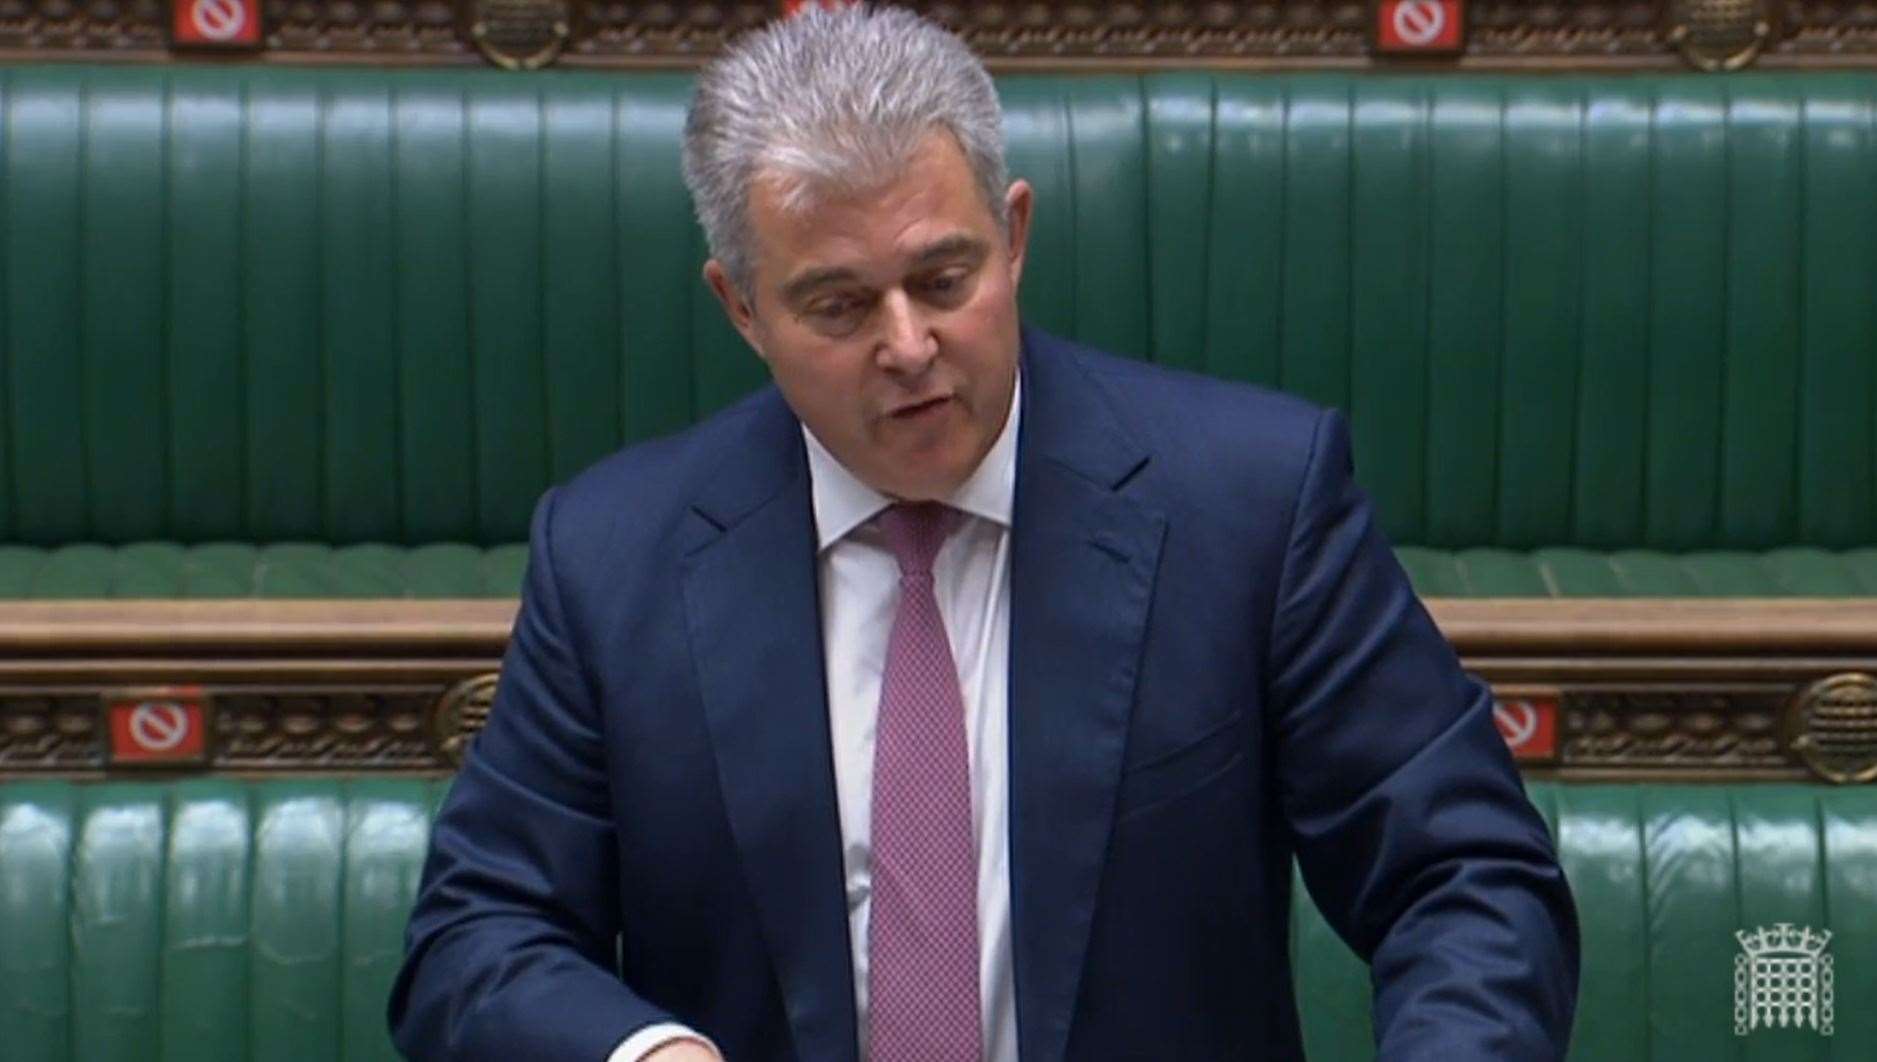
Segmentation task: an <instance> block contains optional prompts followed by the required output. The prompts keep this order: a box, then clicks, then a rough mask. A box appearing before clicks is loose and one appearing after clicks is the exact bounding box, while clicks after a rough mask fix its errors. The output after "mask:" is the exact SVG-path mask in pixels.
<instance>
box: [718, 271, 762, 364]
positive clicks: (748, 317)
mask: <svg viewBox="0 0 1877 1062" xmlns="http://www.w3.org/2000/svg"><path fill="white" fill-rule="evenodd" d="M704 283H706V284H708V285H710V293H711V294H712V295H715V296H717V305H719V306H722V307H723V314H724V316H725V317H728V318H729V319H730V324H731V325H732V326H734V327H735V328H736V330H737V331H738V332H739V333H741V334H742V336H743V341H744V342H745V343H748V344H749V345H750V349H751V350H753V351H755V352H756V354H757V356H758V357H760V356H761V355H762V352H763V348H762V344H760V343H758V342H756V311H755V309H754V308H753V307H751V306H750V304H749V302H748V301H746V300H745V299H744V298H743V294H742V292H739V291H737V289H736V285H735V284H732V283H730V274H729V272H728V271H726V270H725V269H724V267H723V263H722V262H719V261H717V260H716V259H715V258H713V259H711V260H710V261H708V262H705V263H704Z"/></svg>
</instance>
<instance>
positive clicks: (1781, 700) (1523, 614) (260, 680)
mask: <svg viewBox="0 0 1877 1062" xmlns="http://www.w3.org/2000/svg"><path fill="white" fill-rule="evenodd" d="M1428 607H1429V611H1430V612H1431V614H1432V615H1433V616H1434V618H1435V620H1436V621H1437V622H1438V623H1439V624H1440V626H1441V629H1442V630H1443V631H1444V632H1445V633H1446V634H1447V636H1448V637H1449V639H1450V640H1452V641H1453V643H1454V644H1455V646H1456V647H1457V648H1458V650H1459V652H1460V654H1461V658H1462V661H1463V662H1464V663H1465V664H1466V666H1467V667H1468V668H1469V669H1470V670H1473V671H1474V672H1476V673H1477V674H1479V675H1480V676H1481V677H1482V678H1484V679H1485V680H1486V681H1487V682H1488V683H1490V684H1491V685H1492V687H1493V689H1494V691H1495V695H1496V697H1498V698H1499V700H1500V701H1501V711H1502V712H1507V713H1508V714H1509V715H1510V716H1511V717H1514V723H1513V725H1514V726H1515V727H1516V725H1517V722H1518V718H1517V717H1518V716H1519V713H1520V712H1524V713H1525V715H1524V717H1523V718H1524V719H1525V720H1526V721H1528V722H1529V721H1532V720H1535V719H1536V718H1537V717H1538V716H1539V715H1543V716H1546V717H1548V718H1549V719H1550V723H1549V724H1548V726H1549V727H1551V729H1550V730H1549V731H1548V732H1547V733H1548V734H1549V736H1550V739H1551V742H1550V744H1549V745H1548V746H1547V747H1546V748H1545V749H1544V750H1543V751H1542V752H1541V753H1539V754H1537V755H1535V756H1532V757H1531V758H1528V759H1526V760H1524V761H1523V766H1524V767H1525V769H1526V770H1527V772H1528V773H1529V774H1530V775H1532V776H1533V777H1549V778H1560V779H1569V780H1585V781H1591V780H1606V779H1622V780H1632V781H1634V780H1657V781H1660V780H1680V781H1695V780H1713V779H1745V778H1751V779H1788V780H1792V779H1803V778H1808V777H1813V776H1814V772H1816V773H1818V774H1821V775H1826V776H1830V775H1831V774H1832V773H1835V774H1836V775H1837V776H1838V780H1842V781H1866V780H1870V779H1873V778H1877V679H1870V678H1868V677H1866V676H1870V675H1877V602H1869V601H1861V600H1804V599H1769V600H1665V599H1656V600H1636V599H1616V600H1562V601H1561V600H1538V599H1496V600H1495V599H1487V600H1456V599H1447V600H1434V601H1430V602H1429V603H1428ZM515 608H516V603H515V602H514V601H513V600H508V599H491V600H451V601H249V600H240V601H176V602H171V601H125V602H113V601H72V602H15V603H3V604H0V778H4V777H7V776H19V775H32V776H35V777H43V776H47V775H71V776H86V777H97V776H109V775H120V774H130V773H133V772H134V773H146V772H148V771H150V770H152V769H156V770H164V769H168V770H171V771H172V772H173V771H175V770H196V771H201V770H208V771H214V772H218V773H221V772H232V773H240V774H250V773H280V772H290V773H331V772H335V771H338V772H382V771H390V772H398V773H409V772H413V771H415V772H420V773H422V772H430V773H436V772H444V771H448V770H449V769H450V768H451V766H452V764H453V762H454V757H455V756H456V755H457V754H458V753H460V750H461V747H462V745H463V743H464V741H465V740H466V738H467V737H468V736H469V735H470V734H473V732H474V731H475V730H476V729H477V728H479V726H480V725H481V722H482V719H483V717H484V716H485V715H486V711H487V707H488V697H489V693H490V691H491V688H492V681H493V676H494V675H495V673H496V672H497V670H498V668H499V666H500V660H501V654H502V650H503V648H504V646H505V644H506V640H507V637H508V631H509V628H510V626H511V624H512V622H513V618H514V614H515ZM141 691H154V692H149V693H147V694H146V693H145V692H141ZM146 696H147V697H148V698H149V699H152V700H155V701H162V702H164V703H175V704H179V705H190V706H196V707H198V708H199V709H200V711H201V715H202V719H203V725H204V727H205V728H206V733H207V748H206V750H205V752H204V753H203V754H202V756H201V757H200V758H199V759H198V760H196V761H193V762H191V763H188V764H183V765H180V766H176V767H171V768H164V767H162V766H161V765H160V764H159V765H157V766H156V767H151V766H150V765H147V764H146V765H140V766H131V765H128V764H127V763H125V762H121V761H113V760H112V758H111V752H110V744H111V741H112V740H114V739H113V738H112V737H111V723H110V718H109V716H110V710H112V709H111V707H110V706H111V705H113V704H117V705H123V704H127V703H130V702H131V701H134V700H135V699H136V698H138V697H146ZM127 699H128V700H127ZM1504 728H1505V724H1504V722H1503V721H1502V730H1503V729H1504ZM1821 750H1823V751H1825V752H1829V755H1823V754H1821ZM1527 751H1528V752H1529V751H1530V749H1528V750H1527Z"/></svg>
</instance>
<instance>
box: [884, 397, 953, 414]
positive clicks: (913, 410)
mask: <svg viewBox="0 0 1877 1062" xmlns="http://www.w3.org/2000/svg"><path fill="white" fill-rule="evenodd" d="M949 401H951V396H949V395H940V396H939V397H937V398H928V399H926V400H925V401H923V402H913V403H910V404H908V405H904V406H901V407H899V408H898V409H896V410H894V411H893V413H892V416H893V417H894V419H896V420H911V419H912V418H914V417H917V416H919V415H921V414H924V413H930V412H932V411H934V410H936V409H938V408H940V407H941V406H943V405H944V404H945V403H946V402H949Z"/></svg>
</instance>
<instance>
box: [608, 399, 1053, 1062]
mask: <svg viewBox="0 0 1877 1062" xmlns="http://www.w3.org/2000/svg"><path fill="white" fill-rule="evenodd" d="M1022 397H1023V396H1022V384H1021V382H1019V383H1018V384H1017V387H1016V390H1015V392H1014V393H1013V394H1012V396H1011V400H1010V413H1009V415H1008V416H1007V417H1006V418H1005V420H1004V427H1003V430H1002V432H1001V433H999V435H998V436H997V441H996V442H995V443H993V444H992V445H991V449H990V452H989V453H987V454H986V455H985V456H984V460H983V462H982V463H980V464H979V465H978V468H977V470H976V471H975V472H973V473H972V474H971V476H970V478H969V479H967V480H965V482H964V483H963V485H961V486H960V487H959V488H958V489H957V490H956V491H955V492H953V494H952V495H951V497H950V498H948V499H946V503H947V504H949V505H950V506H951V507H952V508H954V509H958V510H959V511H961V512H963V513H965V514H966V519H964V520H962V521H960V524H959V527H958V529H957V530H956V531H954V532H953V533H952V536H951V538H949V539H947V540H946V542H945V545H944V546H943V547H942V548H941V549H940V550H939V553H938V556H937V557H936V558H935V559H934V560H933V563H932V577H933V589H934V591H935V593H936V595H937V597H938V607H939V616H940V618H941V619H943V620H944V623H945V633H946V636H947V637H948V638H949V639H950V641H951V647H952V658H953V660H954V661H955V662H956V664H957V665H958V681H959V691H960V693H961V694H962V695H963V699H964V705H965V741H966V743H967V749H968V750H969V755H970V762H971V820H972V823H971V825H972V829H973V831H974V835H975V836H976V838H977V844H978V990H979V992H980V994H981V996H982V1007H983V1010H982V1013H983V1019H984V1062H1017V1000H1016V984H1015V982H1014V980H1013V977H1012V967H1011V959H1010V844H1009V836H1010V829H1009V825H1010V800H1009V796H1010V772H1009V769H1008V759H1007V757H1006V749H1007V748H1008V747H1009V741H1008V735H1007V731H1006V723H1007V719H1006V708H1007V705H1008V703H1009V694H1010V667H1009V663H1010V519H1011V510H1012V508H1013V505H1014V501H1015V496H1016V483H1017V421H1018V414H1019V408H1020V406H1021V403H1022ZM802 436H803V438H804V440H805V441H806V443H807V447H808V472H809V479H810V482H811V485H812V491H813V500H814V510H815V528H816V532H817V535H818V549H819V552H818V555H817V556H818V565H817V567H818V571H819V577H820V585H821V637H822V652H823V656H824V661H823V662H824V666H825V669H826V670H825V674H826V676H827V683H828V733H829V737H830V740H831V741H832V744H833V753H834V783H835V791H836V799H837V801H838V804H839V808H840V815H841V865H842V869H843V871H844V872H845V875H846V884H847V926H848V939H849V940H850V942H851V943H852V945H853V953H854V1003H855V1013H856V1014H857V1015H858V1016H859V1019H860V1023H859V1025H860V1027H859V1034H860V1057H861V1058H863V1059H864V1058H866V1057H867V1028H868V1025H867V919H868V915H869V913H870V911H871V900H872V891H873V880H872V846H871V843H870V836H871V834H870V828H871V825H872V811H873V742H874V722H875V718H876V716H877V715H878V713H879V710H880V683H881V676H882V674H883V673H884V671H885V669H886V640H887V635H888V634H889V632H890V631H891V629H892V625H893V615H894V612H895V610H896V609H897V608H898V606H899V566H898V563H897V562H896V561H895V560H894V559H893V554H892V552H891V551H890V550H889V549H888V548H887V546H886V543H885V539H884V537H883V536H882V534H881V532H880V529H879V527H878V525H877V524H876V523H875V522H874V520H873V518H874V517H875V516H878V515H879V513H880V512H881V510H883V509H885V508H887V507H888V506H890V505H892V504H893V499H892V498H890V497H888V496H887V495H884V494H881V493H880V492H879V491H876V490H874V489H873V488H872V487H869V486H867V485H866V484H865V483H862V482H861V481H860V480H858V479H856V478H855V477H854V475H853V473H851V472H849V471H848V470H847V469H846V468H844V467H842V465H841V463H840V462H838V461H836V460H835V459H834V455H833V454H830V453H829V452H828V450H827V448H826V447H824V446H823V445H822V444H821V441H820V440H819V439H816V438H815V437H814V434H813V433H811V432H809V431H808V430H807V428H806V427H804V428H803V429H802ZM684 1038H695V1039H699V1040H704V1039H705V1038H704V1037H702V1036H700V1035H699V1034H698V1033H696V1032H694V1031H692V1030H690V1029H688V1028H686V1027H685V1026H683V1025H677V1024H672V1023H668V1022H667V1023H660V1024H657V1025H652V1026H648V1027H646V1028H644V1029H640V1030H639V1031H638V1032H636V1033H634V1034H633V1035H632V1036H631V1037H629V1038H627V1039H626V1040H625V1041H624V1042H623V1043H621V1044H620V1045H619V1047H618V1048H616V1049H615V1050H614V1051H613V1053H612V1055H611V1056H610V1058H609V1062H635V1060H637V1059H640V1058H643V1057H644V1056H645V1055H646V1054H649V1053H650V1052H651V1051H652V1049H653V1048H656V1047H659V1046H662V1045H664V1044H666V1043H669V1042H670V1041H672V1040H677V1039H684ZM730 1062H735V1060H734V1059H732V1060H730Z"/></svg>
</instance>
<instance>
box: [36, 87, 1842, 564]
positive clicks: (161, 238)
mask: <svg viewBox="0 0 1877 1062" xmlns="http://www.w3.org/2000/svg"><path fill="white" fill-rule="evenodd" d="M689 84H690V82H689V79H688V76H686V75H682V74H635V75H629V76H616V75H598V74H586V73H553V74H542V75H538V76H527V77H518V76H511V75H507V74H503V73H501V72H496V71H447V72H439V71H429V70H423V71H362V70H344V69H322V70H281V69H270V68H263V67H254V66H245V67H220V68H188V67H143V68H134V69H133V68H109V69H87V68H82V67H58V66H43V67H15V68H12V69H9V70H4V71H0V359H3V363H0V370H3V371H0V543H4V542H18V543H28V544H37V545H54V544H59V543H64V542H71V541H102V542H131V541H139V540H147V539H166V540H176V541H182V542H201V541H211V540H218V539H231V540H237V541H247V542H274V541H281V540H310V541H315V542H325V543H351V542H361V541H380V542H389V543H404V544H419V543H425V542H434V541H441V540H452V541H462V542H470V543H477V544H484V545H487V544H497V543H504V542H513V541H517V540H519V539H521V538H523V537H524V536H525V534H526V525H527V519H528V514H529V510H530V506H531V503H532V502H533V500H534V498H535V497H536V496H537V495H538V493H539V492H540V490H541V489H542V488H543V487H544V486H546V485H547V484H548V483H550V482H552V481H554V480H556V479H558V478H560V477H564V476H566V475H568V474H569V473H571V472H572V471H574V470H575V469H577V468H578V467H580V466H582V465H583V464H585V463H587V462H588V461H591V460H592V459H594V458H595V457H597V456H599V455H600V454H602V453H604V452H606V451H608V450H609V449H611V448H613V447H614V446H617V445H619V444H620V443H621V442H623V441H627V440H633V439H639V438H643V437H646V436H649V435H653V434H657V433H662V432H665V431H668V430H671V429H674V428H677V427H680V426H682V425H684V424H686V423H689V422H690V421H692V420H693V419H695V418H696V417H697V416H699V415H701V414H703V413H705V412H707V411H709V410H711V409H714V408H716V407H718V406H720V405H721V404H723V403H724V402H726V401H728V400H730V399H731V398H732V397H734V396H736V395H738V394H740V393H742V392H744V391H745V390H747V389H748V388H749V387H751V386H752V385H754V384H755V383H756V382H758V381H759V380H760V379H761V378H762V372H761V368H760V364H759V363H758V362H757V361H756V360H755V359H754V358H753V357H752V356H751V355H749V354H748V353H747V352H746V351H745V350H744V349H743V348H742V346H741V344H740V342H739V341H738V340H737V339H736V337H735V336H734V334H733V333H732V332H731V331H730V330H729V329H728V327H727V326H726V325H725V324H724V323H723V321H722V320H721V317H720V314H719V312H718V310H717V309H716V307H715V306H714V305H713V304H712V303H711V301H710V299H709V296H708V294H707V293H706V292H705V290H704V289H703V287H702V285H701V283H700V282H699V280H698V277H697V267H698V264H699V262H700V261H701V258H702V248H701V246H700V240H699V237H698V234H697V231H696V228H695V226H694V224H693V223H692V222H691V220H690V216H689V204H688V201H687V199H686V197H685V195H684V192H683V189H682V187H681V185H680V182H679V180H678V171H677V162H676V156H677V147H678V131H679V128H680V125H681V122H682V119H683V109H684V105H685V101H686V97H687V94H688V91H689ZM1000 89H1001V91H1002V92H1003V93H1004V94H1005V97H1006V100H1007V104H1008V107H1007V111H1008V113H1007V119H1006V124H1007V127H1008V130H1009V140H1010V155H1011V159H1012V163H1013V166H1014V169H1015V171H1016V172H1017V173H1019V174H1021V175H1023V176H1026V177H1027V178H1029V179H1030V180H1031V181H1032V182H1034V183H1035V184H1036V186H1037V189H1038V219H1037V226H1036V232H1035V236H1034V243H1033V253H1032V255H1031V266H1030V269H1029V272H1028V273H1027V275H1026V278H1025V285H1024V291H1023V300H1024V305H1025V309H1026V312H1027V314H1028V315H1029V316H1030V317H1031V318H1032V319H1033V320H1035V321H1036V322H1038V323H1040V324H1042V325H1044V326H1046V327H1049V328H1052V329H1055V330H1057V331H1060V332H1063V333H1067V334H1069V335H1072V336H1078V337H1081V338H1084V339H1087V340H1090V341H1093V342H1095V343H1098V344H1101V345H1104V346H1107V347H1110V348H1113V349H1116V350H1119V351H1122V352H1125V353H1129V354H1133V355H1137V356H1142V357H1149V358H1152V359H1154V360H1157V361H1162V362H1166V363H1168V364H1174V365H1183V366H1190V367H1195V368H1199V369H1203V370H1205V371H1208V372H1212V373H1217V374H1219V375H1222V376H1228V377H1234V378H1242V379H1248V380H1256V381H1262V382H1265V383H1271V384H1275V385H1278V386H1281V387H1284V388H1286V389H1289V390H1293V391H1296V392H1298V393H1301V394H1304V395H1306V396H1308V397H1310V398H1313V399H1315V400H1317V401H1320V402H1326V403H1330V404H1334V405H1338V406H1342V407H1345V408H1347V409H1349V410H1350V411H1351V413H1352V420H1353V424H1354V431H1355V437H1356V450H1357V457H1358V464H1359V467H1360V472H1361V475H1362V478H1363V479H1364V481H1365V482H1366V484H1367V485H1368V487H1369V488H1370V490H1371V491H1372V492H1373V493H1374V495H1375V496H1376V497H1377V499H1378V500H1379V503H1380V508H1381V512H1382V514H1383V519H1384V523H1385V525H1386V528H1387V530H1388V531H1389V533H1390V534H1391V535H1392V536H1393V537H1394V539H1395V540H1396V541H1398V542H1401V543H1404V544H1409V545H1423V546H1435V547H1455V546H1504V547H1510V548H1528V547H1533V546H1540V545H1567V544H1568V545H1579V546H1587V547H1593V548H1616V547H1633V546H1648V547H1658V548H1665V549H1690V548H1698V547H1729V548H1747V549H1757V548H1766V547H1773V546H1781V545H1816V546H1826V547H1850V546H1858V545H1869V544H1872V542H1873V541H1877V535H1873V533H1872V531H1873V526H1874V524H1877V481H1874V476H1873V470H1874V469H1877V436H1874V435H1873V431H1872V421H1873V418H1872V411H1873V403H1877V131H1874V130H1873V122H1874V118H1873V115H1874V113H1877V75H1872V74H1869V73H1842V74H1812V75H1803V76H1799V75H1779V76H1773V75H1757V74H1742V75H1735V76H1728V77H1698V76H1684V77H1631V78H1620V79H1586V78H1567V77H1562V76H1552V77H1531V76H1528V77H1438V78H1436V77H1418V78H1417V77H1347V76H1327V75H1300V76H1282V77H1277V76H1271V77H1253V76H1224V75H1220V76H1211V75H1203V74H1172V75H1156V76H1150V77H1068V76H1048V77H1024V78H1014V77H1013V78H1007V79H1004V80H1003V81H1002V82H1000Z"/></svg>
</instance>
